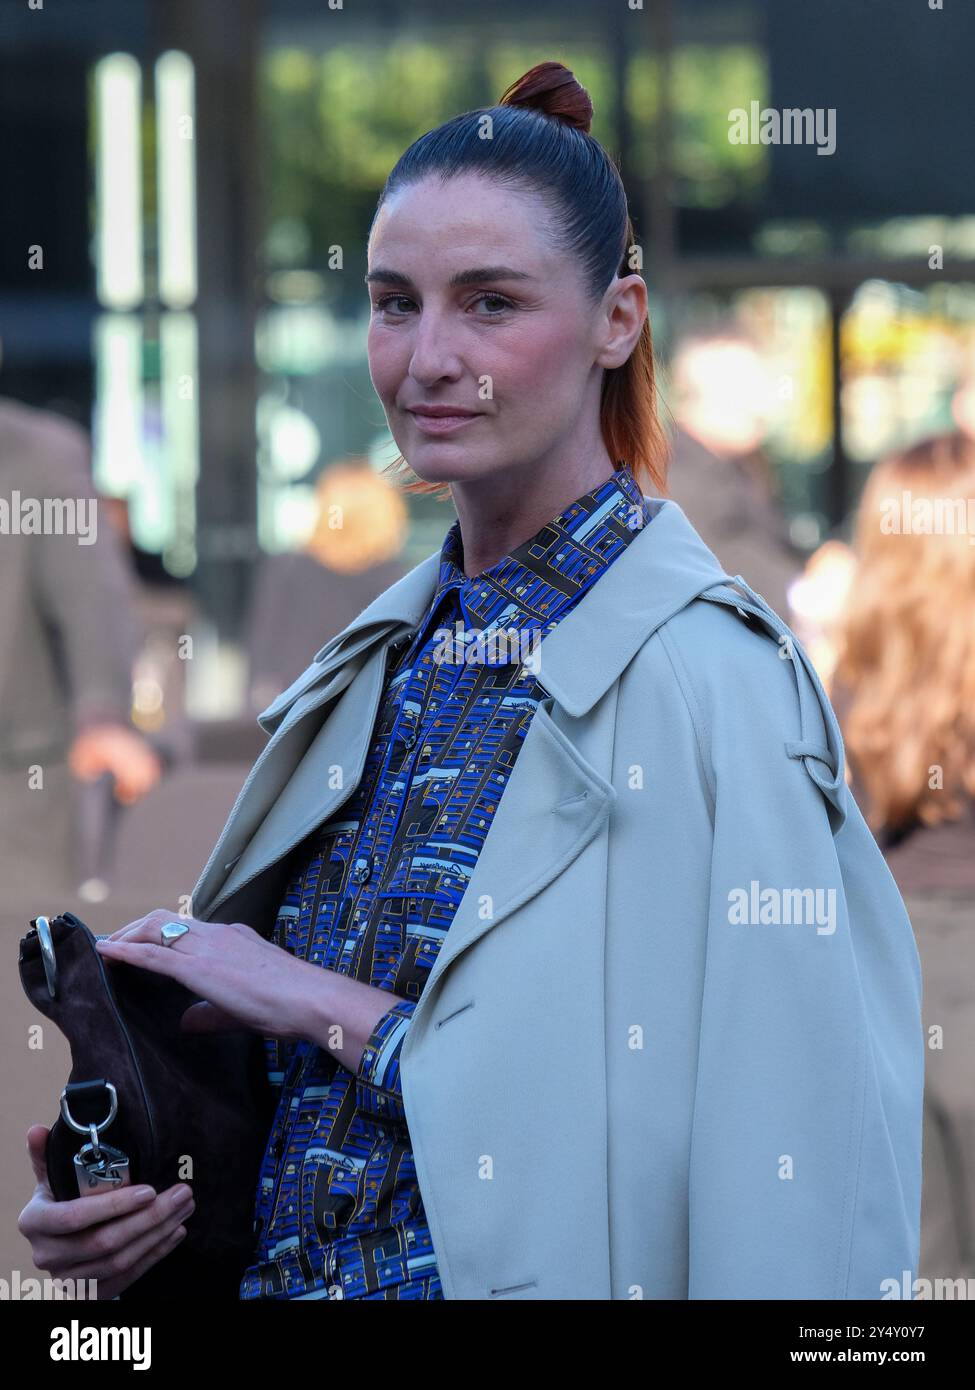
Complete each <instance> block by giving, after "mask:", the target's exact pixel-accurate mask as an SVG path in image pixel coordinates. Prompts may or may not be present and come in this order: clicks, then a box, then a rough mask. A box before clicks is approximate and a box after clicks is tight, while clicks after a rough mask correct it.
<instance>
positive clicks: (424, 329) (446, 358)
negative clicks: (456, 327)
mask: <svg viewBox="0 0 975 1390" xmlns="http://www.w3.org/2000/svg"><path fill="white" fill-rule="evenodd" d="M463 370H464V369H463V366H462V364H461V361H460V358H459V357H458V355H457V348H456V344H455V342H454V339H453V335H452V330H451V326H450V324H449V322H448V316H447V314H446V313H445V312H441V311H439V310H438V309H436V308H425V309H424V310H423V312H422V313H421V314H420V315H419V316H418V318H417V322H416V327H415V328H414V330H413V351H412V353H411V355H410V367H409V372H410V376H411V377H413V379H414V380H415V381H417V382H419V383H420V384H421V385H422V386H432V385H433V384H434V383H435V382H438V381H444V380H446V381H457V380H458V379H459V378H460V377H461V376H462V375H463Z"/></svg>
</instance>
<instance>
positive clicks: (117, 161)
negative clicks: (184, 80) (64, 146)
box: [95, 53, 145, 309]
mask: <svg viewBox="0 0 975 1390" xmlns="http://www.w3.org/2000/svg"><path fill="white" fill-rule="evenodd" d="M141 105H142V74H141V72H140V69H139V64H138V63H137V62H136V60H135V58H133V57H132V55H131V54H130V53H110V54H109V55H108V56H107V57H105V58H102V59H101V60H100V61H99V62H98V63H97V64H96V65H95V121H96V127H97V130H96V159H95V198H96V204H97V218H96V243H95V269H96V282H97V292H98V298H99V300H100V301H101V303H102V304H104V305H105V307H106V308H108V309H134V308H137V307H138V306H139V305H141V303H142V299H143V295H144V293H145V284H144V278H143V269H142V156H141V149H140V133H141Z"/></svg>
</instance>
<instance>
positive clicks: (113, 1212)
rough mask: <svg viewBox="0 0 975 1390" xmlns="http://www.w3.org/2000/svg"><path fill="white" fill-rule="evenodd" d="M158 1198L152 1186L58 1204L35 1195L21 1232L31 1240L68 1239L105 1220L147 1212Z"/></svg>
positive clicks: (20, 1225)
mask: <svg viewBox="0 0 975 1390" xmlns="http://www.w3.org/2000/svg"><path fill="white" fill-rule="evenodd" d="M49 1190H50V1189H48V1191H49ZM155 1195H156V1194H155V1191H154V1189H153V1188H151V1187H119V1188H116V1189H115V1191H114V1192H99V1193H98V1194H97V1195H96V1196H94V1197H73V1198H71V1199H70V1200H69V1201H66V1202H56V1201H55V1200H54V1199H53V1197H50V1198H48V1197H45V1195H44V1194H43V1193H41V1194H40V1195H38V1193H37V1192H35V1193H34V1196H33V1197H32V1198H31V1200H30V1201H29V1202H28V1204H27V1206H26V1207H25V1208H24V1210H23V1211H22V1212H21V1219H20V1221H19V1222H18V1229H19V1230H20V1233H21V1235H24V1236H26V1237H27V1239H28V1240H33V1239H34V1237H35V1236H45V1237H51V1238H52V1239H67V1238H70V1237H71V1236H76V1235H78V1233H79V1232H82V1231H87V1230H89V1229H90V1228H91V1227H92V1226H97V1225H99V1224H100V1223H101V1222H103V1221H111V1220H113V1219H114V1218H116V1217H120V1216H128V1215H130V1214H131V1213H132V1212H138V1211H140V1210H143V1209H145V1208H146V1207H148V1206H149V1204H150V1203H151V1202H152V1200H153V1198H154V1197H155Z"/></svg>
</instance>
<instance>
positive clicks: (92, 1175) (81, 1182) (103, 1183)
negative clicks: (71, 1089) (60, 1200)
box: [61, 1081, 130, 1197]
mask: <svg viewBox="0 0 975 1390" xmlns="http://www.w3.org/2000/svg"><path fill="white" fill-rule="evenodd" d="M105 1089H106V1090H107V1091H108V1093H109V1110H108V1115H107V1116H106V1117H105V1119H104V1120H101V1121H100V1122H99V1123H98V1124H95V1123H91V1124H87V1125H83V1124H79V1123H78V1121H77V1120H76V1119H75V1118H74V1116H73V1115H72V1114H71V1109H70V1107H69V1105H68V1093H67V1090H66V1089H65V1090H63V1091H62V1092H61V1114H62V1116H63V1117H64V1122H65V1124H66V1125H69V1126H70V1127H71V1128H72V1129H73V1130H74V1131H75V1132H76V1133H77V1134H87V1135H88V1136H89V1138H88V1143H87V1144H83V1145H82V1147H81V1148H80V1149H79V1150H78V1152H77V1153H76V1154H75V1156H74V1170H75V1176H76V1178H77V1179H78V1192H79V1193H80V1195H81V1196H82V1197H87V1196H90V1195H92V1194H93V1193H96V1192H104V1191H106V1190H107V1189H111V1188H115V1187H127V1186H128V1184H129V1181H130V1177H129V1159H128V1156H127V1155H126V1154H124V1153H123V1152H122V1150H121V1149H117V1148H115V1146H114V1145H112V1144H107V1143H105V1142H104V1141H102V1140H100V1139H99V1137H98V1134H99V1131H100V1130H103V1129H107V1128H108V1126H109V1125H110V1124H111V1123H112V1121H113V1120H114V1119H115V1116H116V1115H117V1114H118V1092H117V1091H116V1089H115V1087H114V1086H113V1085H112V1083H111V1082H110V1081H106V1082H105Z"/></svg>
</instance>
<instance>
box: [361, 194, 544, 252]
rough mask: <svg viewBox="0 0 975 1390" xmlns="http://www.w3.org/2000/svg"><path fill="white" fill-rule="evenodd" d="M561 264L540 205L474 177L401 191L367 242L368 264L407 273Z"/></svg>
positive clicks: (534, 199) (532, 198)
mask: <svg viewBox="0 0 975 1390" xmlns="http://www.w3.org/2000/svg"><path fill="white" fill-rule="evenodd" d="M472 256H476V257H477V259H476V260H472V259H471V258H472ZM394 258H395V261H394ZM561 259H562V257H561V254H560V253H559V251H558V250H557V249H556V247H555V246H554V245H553V243H552V239H551V223H550V214H549V212H548V209H547V207H546V205H545V203H544V202H543V201H542V199H541V198H540V197H539V196H538V195H537V194H535V193H532V192H530V191H528V190H525V191H521V190H515V189H512V188H506V187H505V186H504V185H502V184H500V183H498V182H497V181H496V180H493V179H487V178H481V177H479V176H478V175H476V174H459V175H457V176H456V177H454V178H450V179H447V180H446V181H444V180H441V179H440V178H439V176H431V177H428V178H424V179H422V180H420V181H418V182H417V183H412V184H407V185H406V186H405V187H403V188H399V189H397V190H396V191H395V192H394V193H392V194H390V196H389V198H388V199H387V200H386V202H385V203H384V204H383V206H382V207H381V208H380V210H379V212H378V214H377V216H376V221H375V223H374V225H373V229H372V235H371V236H370V238H369V264H370V266H372V265H374V264H378V263H379V261H380V260H381V261H382V264H383V265H384V266H388V267H390V268H392V269H396V270H403V271H407V272H408V271H409V267H408V266H407V264H406V261H407V260H409V261H410V262H411V263H416V262H421V261H425V262H428V263H429V262H431V261H435V264H436V267H437V268H438V269H442V270H443V271H444V273H445V274H449V273H452V272H453V271H455V270H463V269H466V268H467V267H468V266H469V265H487V264H497V263H499V262H502V261H503V262H504V264H506V265H510V266H513V267H517V268H518V269H521V270H526V271H535V270H542V269H551V268H553V267H554V266H555V265H556V263H557V262H559V261H560V260H561Z"/></svg>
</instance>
